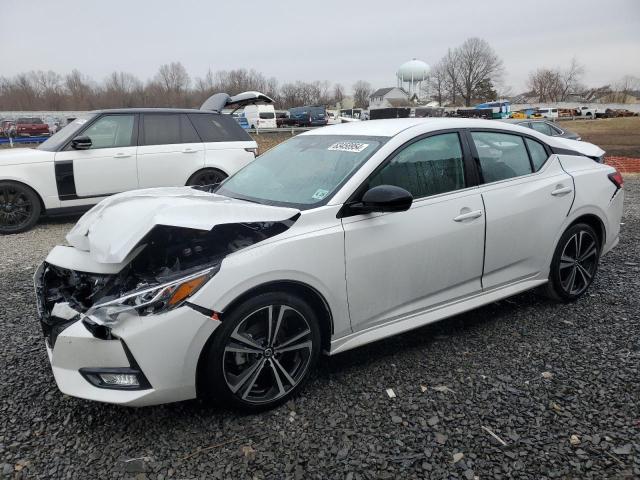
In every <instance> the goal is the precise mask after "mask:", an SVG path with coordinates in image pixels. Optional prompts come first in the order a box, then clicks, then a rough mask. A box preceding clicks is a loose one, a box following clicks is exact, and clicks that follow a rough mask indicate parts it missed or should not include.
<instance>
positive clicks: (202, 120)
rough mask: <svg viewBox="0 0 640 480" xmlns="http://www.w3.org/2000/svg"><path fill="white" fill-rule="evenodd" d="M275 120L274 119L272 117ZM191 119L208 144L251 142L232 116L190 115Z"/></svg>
mask: <svg viewBox="0 0 640 480" xmlns="http://www.w3.org/2000/svg"><path fill="white" fill-rule="evenodd" d="M271 118H273V117H271ZM189 119H190V120H191V122H192V123H193V125H194V126H195V127H196V130H197V131H198V135H200V138H202V141H203V142H205V143H208V142H249V141H251V137H250V136H249V134H248V133H247V132H245V131H244V129H243V128H242V127H241V126H240V125H238V123H237V122H236V121H235V120H234V119H233V117H232V116H231V115H223V114H218V113H190V114H189Z"/></svg>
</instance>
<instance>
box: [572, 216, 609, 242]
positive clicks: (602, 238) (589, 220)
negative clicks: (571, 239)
mask: <svg viewBox="0 0 640 480" xmlns="http://www.w3.org/2000/svg"><path fill="white" fill-rule="evenodd" d="M578 223H586V224H587V225H589V226H590V227H591V228H593V229H594V230H595V232H596V235H598V241H599V242H600V251H602V249H603V248H604V245H605V243H606V241H607V230H606V228H605V226H604V222H603V221H602V219H601V218H600V217H599V216H598V215H595V214H593V213H587V214H583V215H580V216H579V217H577V218H575V219H574V220H573V221H572V222H571V223H570V224H569V225H567V228H565V230H567V229H569V228H571V227H572V226H574V225H576V224H578Z"/></svg>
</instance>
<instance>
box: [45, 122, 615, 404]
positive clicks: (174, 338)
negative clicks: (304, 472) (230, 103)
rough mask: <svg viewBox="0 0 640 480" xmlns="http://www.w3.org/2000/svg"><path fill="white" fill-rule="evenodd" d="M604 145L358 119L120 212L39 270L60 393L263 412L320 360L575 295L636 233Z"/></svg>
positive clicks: (77, 233) (139, 197)
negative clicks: (476, 314) (212, 184)
mask: <svg viewBox="0 0 640 480" xmlns="http://www.w3.org/2000/svg"><path fill="white" fill-rule="evenodd" d="M598 150H599V149H598V147H596V146H595V145H591V144H589V143H586V142H576V141H572V140H567V139H564V138H557V137H549V136H546V135H542V134H540V133H538V132H536V131H534V130H531V129H525V128H522V127H519V126H517V125H509V124H505V123H500V122H489V121H486V120H473V119H427V120H425V119H393V120H377V121H370V122H353V123H348V124H340V125H332V126H329V127H326V128H320V129H314V130H312V131H309V132H305V133H303V134H301V135H298V136H296V137H293V138H292V139H290V140H288V141H286V142H284V143H281V144H280V145H278V146H276V147H274V148H273V149H271V150H269V151H268V152H266V153H265V154H263V155H261V156H260V157H258V158H257V159H256V161H255V162H253V163H251V164H249V165H248V166H247V167H246V168H244V169H242V170H240V171H239V172H238V173H236V174H235V175H234V176H232V177H230V178H229V179H228V180H227V181H226V182H224V183H223V184H221V185H220V186H219V188H217V189H216V190H215V191H214V192H207V191H201V190H196V189H189V188H184V187H183V188H159V189H152V190H146V191H138V192H127V193H123V194H121V195H118V196H117V197H112V198H108V199H105V200H104V201H102V202H101V203H100V204H98V205H97V206H96V207H94V208H93V209H92V210H91V211H90V212H88V213H87V214H86V215H85V216H83V217H82V218H81V219H80V221H79V222H78V223H77V224H76V226H75V227H74V228H73V229H72V230H71V231H70V232H69V234H68V235H67V237H66V239H67V242H68V246H58V247H55V248H54V249H53V250H52V251H51V252H50V253H49V255H48V256H47V258H46V261H45V262H44V263H43V264H42V265H41V266H40V267H39V268H38V269H37V271H36V274H35V284H36V296H37V299H38V300H37V301H38V312H39V316H40V323H41V327H42V330H43V333H44V336H45V341H46V350H47V352H48V358H49V360H50V362H51V366H52V369H53V373H54V377H55V381H56V383H57V384H58V387H59V388H60V390H61V391H62V392H64V393H65V394H67V395H71V396H75V397H80V398H85V399H89V400H96V401H101V402H110V403H116V404H121V405H131V406H143V405H153V404H160V403H166V402H174V401H180V400H187V399H191V398H195V397H196V396H197V395H201V396H203V397H205V398H213V399H216V400H218V401H220V402H223V403H225V404H227V405H230V406H232V407H235V408H241V409H245V410H249V411H256V410H261V409H265V408H270V407H274V406H276V405H278V404H281V403H283V402H286V401H287V400H288V399H289V398H291V396H292V395H294V394H296V393H297V392H299V391H300V389H301V387H302V386H303V384H304V381H305V379H306V378H307V377H308V376H309V372H310V370H311V369H312V368H313V366H314V364H315V363H316V361H317V360H318V357H319V355H320V353H321V352H326V353H327V354H329V355H334V354H338V353H341V352H344V351H347V350H350V349H353V348H356V347H359V346H361V345H364V344H368V343H370V342H374V341H378V340H382V339H384V338H387V337H389V336H391V335H396V334H399V333H402V332H406V331H409V330H412V329H415V328H418V327H421V326H423V325H426V324H429V323H432V322H436V321H439V320H442V319H444V318H447V317H451V316H454V315H457V314H460V313H462V312H465V311H468V310H471V309H474V308H477V307H480V306H482V305H486V304H490V303H492V302H495V301H498V300H501V299H504V298H507V297H510V296H512V295H515V294H518V293H520V292H524V291H527V290H530V289H533V288H536V287H542V288H543V289H545V290H546V292H547V294H548V295H549V296H550V297H552V298H555V299H558V300H560V301H564V302H568V301H575V300H577V299H579V298H580V297H581V296H583V295H584V294H585V292H587V291H588V289H589V286H590V285H591V283H592V282H593V280H594V278H595V276H596V273H597V269H598V263H599V260H600V257H601V256H602V255H605V254H606V253H607V252H609V251H610V250H611V249H612V248H614V247H615V246H616V245H617V243H618V241H619V235H620V219H621V215H622V211H623V199H624V190H623V188H622V187H623V179H622V177H621V175H620V173H618V172H617V171H616V169H615V168H613V167H611V166H609V165H601V164H597V163H594V162H592V161H591V160H590V159H589V158H587V157H586V156H585V155H588V154H592V153H593V152H594V151H598ZM461 335H462V334H461ZM316 393H317V394H318V395H321V392H316Z"/></svg>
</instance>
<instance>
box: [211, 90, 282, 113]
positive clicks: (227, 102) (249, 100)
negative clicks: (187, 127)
mask: <svg viewBox="0 0 640 480" xmlns="http://www.w3.org/2000/svg"><path fill="white" fill-rule="evenodd" d="M259 103H273V99H272V98H271V97H268V96H266V95H265V94H264V93H260V92H253V91H251V92H242V93H239V94H238V95H234V96H230V95H229V94H227V93H216V94H213V95H211V96H210V97H209V98H207V99H206V100H205V102H204V103H203V104H202V106H201V107H200V110H209V111H213V112H218V113H220V112H221V111H222V109H223V108H227V107H234V111H235V110H237V109H239V108H242V107H245V106H247V105H257V104H259Z"/></svg>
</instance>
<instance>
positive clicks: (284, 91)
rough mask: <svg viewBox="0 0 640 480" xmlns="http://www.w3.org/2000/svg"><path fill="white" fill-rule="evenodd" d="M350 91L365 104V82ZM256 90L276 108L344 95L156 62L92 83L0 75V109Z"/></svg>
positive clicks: (176, 102)
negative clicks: (152, 69)
mask: <svg viewBox="0 0 640 480" xmlns="http://www.w3.org/2000/svg"><path fill="white" fill-rule="evenodd" d="M353 87H354V88H353V95H354V96H355V97H356V98H358V99H359V101H360V103H361V105H360V106H366V105H367V104H368V97H369V94H370V93H371V86H370V85H369V84H368V83H367V82H364V81H359V82H356V83H355V84H354V86H353ZM247 90H257V91H260V92H263V93H265V94H266V95H268V96H270V97H272V98H273V99H274V100H275V102H276V106H278V107H281V108H290V107H297V106H302V105H333V104H335V103H337V102H342V101H343V100H344V98H345V96H346V95H347V94H346V90H345V87H344V86H343V85H342V84H340V83H334V84H332V83H330V82H329V81H314V82H303V81H295V82H286V83H282V84H279V82H278V81H277V80H276V79H275V78H274V77H269V78H267V77H265V76H264V75H263V74H262V73H260V72H256V71H255V70H247V69H243V68H240V69H236V70H223V71H217V72H215V73H214V72H212V71H211V70H209V71H208V72H207V73H206V74H205V75H204V76H203V77H197V78H195V79H192V78H191V76H190V75H189V74H188V73H187V70H186V69H185V67H184V66H183V65H182V64H181V63H180V62H172V63H168V64H165V65H161V66H160V68H159V69H158V71H157V73H156V74H155V75H154V76H153V78H151V79H150V80H149V81H147V82H143V81H141V80H140V79H139V78H138V77H136V76H135V75H133V74H131V73H127V72H117V71H116V72H113V73H111V74H110V75H109V76H108V77H107V78H105V79H104V80H103V81H102V82H96V81H94V80H93V79H91V78H90V77H88V76H86V75H84V74H82V73H81V72H80V71H78V70H73V71H72V72H70V73H68V74H66V75H60V74H58V73H56V72H53V71H46V72H45V71H31V72H27V73H20V74H18V75H15V76H14V77H11V78H6V77H0V110H93V109H100V108H128V107H185V108H186V107H189V108H191V107H199V106H200V105H201V104H202V103H203V102H204V101H205V100H206V99H207V98H208V97H209V96H211V95H213V94H214V93H218V92H226V93H228V94H230V95H234V94H237V93H240V92H244V91H247Z"/></svg>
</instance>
